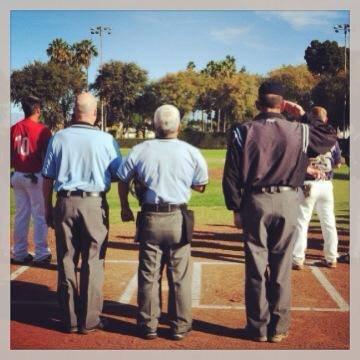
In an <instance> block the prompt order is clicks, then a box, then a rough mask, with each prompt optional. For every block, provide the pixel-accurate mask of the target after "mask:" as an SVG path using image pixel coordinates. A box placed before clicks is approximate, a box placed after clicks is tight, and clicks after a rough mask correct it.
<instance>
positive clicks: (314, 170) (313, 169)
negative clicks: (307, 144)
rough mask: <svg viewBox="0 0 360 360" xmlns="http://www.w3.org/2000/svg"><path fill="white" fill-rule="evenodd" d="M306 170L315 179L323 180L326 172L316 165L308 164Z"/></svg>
mask: <svg viewBox="0 0 360 360" xmlns="http://www.w3.org/2000/svg"><path fill="white" fill-rule="evenodd" d="M306 172H307V173H308V174H309V175H311V176H313V177H314V178H315V179H316V180H324V179H325V178H326V174H325V173H324V172H323V171H322V170H320V169H317V168H316V167H313V166H308V167H307V169H306Z"/></svg>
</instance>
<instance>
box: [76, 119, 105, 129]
mask: <svg viewBox="0 0 360 360" xmlns="http://www.w3.org/2000/svg"><path fill="white" fill-rule="evenodd" d="M71 127H81V128H88V129H93V130H99V128H98V127H97V126H96V125H92V124H89V123H87V122H85V121H76V122H74V123H72V124H71Z"/></svg>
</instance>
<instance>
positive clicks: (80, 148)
mask: <svg viewBox="0 0 360 360" xmlns="http://www.w3.org/2000/svg"><path fill="white" fill-rule="evenodd" d="M96 105H97V101H96V99H95V97H94V96H93V95H91V94H89V93H82V94H80V95H78V96H77V98H76V101H75V122H73V123H72V125H71V126H70V127H68V128H66V129H64V130H61V131H59V132H57V133H56V134H55V135H54V137H53V138H52V139H51V141H50V143H49V146H48V149H47V154H46V158H45V161H44V166H43V170H42V174H43V176H44V186H43V192H44V198H45V213H46V220H47V223H48V225H49V226H51V227H54V228H55V236H56V250H57V261H58V272H59V276H58V295H59V300H60V306H61V310H62V315H63V321H64V326H65V331H66V332H70V333H73V332H80V333H82V334H87V333H88V332H90V331H94V330H97V329H103V328H104V322H103V321H101V320H100V316H99V315H100V313H101V311H102V306H103V295H102V287H103V282H104V259H105V252H106V247H107V240H108V231H109V206H108V204H107V201H106V195H105V194H106V192H107V191H108V190H109V189H110V185H111V179H112V178H113V179H114V178H116V172H117V171H118V169H119V167H120V164H121V155H120V152H119V146H118V144H117V142H116V141H115V139H114V138H113V137H112V136H111V135H110V134H107V133H105V132H102V131H100V130H99V129H98V128H97V127H96V126H94V123H95V121H96V111H97V107H96ZM54 182H55V186H54V189H55V191H56V193H57V200H56V206H55V209H54V210H55V211H54V212H53V205H52V192H53V185H54ZM80 256H81V269H80V284H79V283H78V281H77V275H76V268H77V266H78V262H79V258H80Z"/></svg>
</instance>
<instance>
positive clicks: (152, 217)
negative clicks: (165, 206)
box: [136, 211, 183, 245]
mask: <svg viewBox="0 0 360 360" xmlns="http://www.w3.org/2000/svg"><path fill="white" fill-rule="evenodd" d="M182 224H183V216H182V214H181V212H180V211H175V212H171V213H156V212H140V213H138V216H137V219H136V225H137V226H136V228H137V230H136V241H139V242H143V241H146V242H148V243H150V244H154V245H160V244H168V245H173V244H179V243H180V242H181V239H182Z"/></svg>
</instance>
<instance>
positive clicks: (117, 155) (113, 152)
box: [109, 138, 122, 179]
mask: <svg viewBox="0 0 360 360" xmlns="http://www.w3.org/2000/svg"><path fill="white" fill-rule="evenodd" d="M109 156H110V165H109V170H110V174H111V178H112V179H118V178H119V176H118V170H119V168H120V166H121V162H122V157H121V152H120V147H119V144H118V142H117V141H116V140H115V139H114V138H112V142H111V146H110V149H109Z"/></svg>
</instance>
